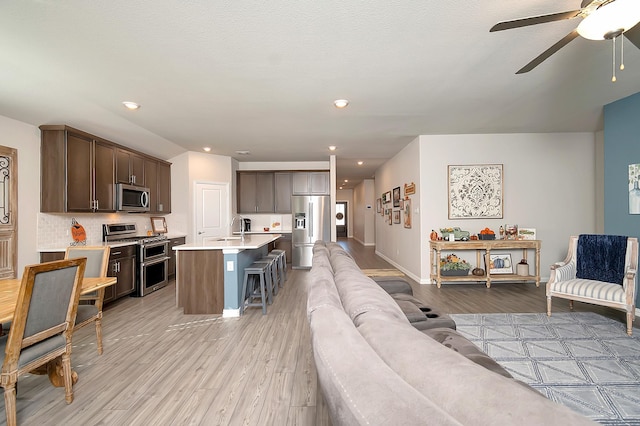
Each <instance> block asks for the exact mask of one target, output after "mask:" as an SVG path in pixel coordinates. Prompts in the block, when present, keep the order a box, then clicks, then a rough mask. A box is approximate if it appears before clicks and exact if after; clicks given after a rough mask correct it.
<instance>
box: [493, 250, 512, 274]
mask: <svg viewBox="0 0 640 426" xmlns="http://www.w3.org/2000/svg"><path fill="white" fill-rule="evenodd" d="M489 262H490V263H489V273H490V274H512V273H513V263H512V262H511V255H510V254H491V255H489Z"/></svg>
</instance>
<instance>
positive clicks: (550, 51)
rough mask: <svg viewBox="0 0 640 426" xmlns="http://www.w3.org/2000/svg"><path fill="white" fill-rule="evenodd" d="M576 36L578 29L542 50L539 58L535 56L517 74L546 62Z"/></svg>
mask: <svg viewBox="0 0 640 426" xmlns="http://www.w3.org/2000/svg"><path fill="white" fill-rule="evenodd" d="M576 37H578V31H577V30H573V31H571V32H570V33H569V34H567V35H566V36H564V37H563V38H562V39H561V40H560V41H559V42H557V43H556V44H554V45H553V46H551V47H550V48H548V49H547V50H545V51H544V52H542V53H541V54H540V55H538V57H537V58H535V59H534V60H533V61H531V62H529V63H528V64H527V65H525V66H524V67H522V68H521V69H520V70H518V72H516V74H524V73H526V72H529V71H531V70H532V69H534V68H535V67H537V66H538V65H540V64H541V63H542V62H544V60H545V59H547V58H548V57H549V56H551V55H553V54H554V53H556V52H557V51H558V50H560V49H562V48H563V47H564V46H566V45H567V44H569V42H570V41H571V40H573V39H574V38H576Z"/></svg>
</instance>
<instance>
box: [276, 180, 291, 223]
mask: <svg viewBox="0 0 640 426" xmlns="http://www.w3.org/2000/svg"><path fill="white" fill-rule="evenodd" d="M273 179H274V181H273V187H274V188H273V189H274V193H275V197H274V198H275V205H274V212H276V213H291V173H281V172H275V173H274V174H273Z"/></svg>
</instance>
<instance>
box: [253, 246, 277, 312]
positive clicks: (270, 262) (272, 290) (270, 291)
mask: <svg viewBox="0 0 640 426" xmlns="http://www.w3.org/2000/svg"><path fill="white" fill-rule="evenodd" d="M253 263H258V264H264V265H266V266H267V272H266V274H265V280H266V283H267V301H268V302H269V304H270V305H271V304H272V303H273V296H276V295H277V294H278V283H277V282H276V281H277V276H276V275H275V274H276V273H277V272H276V259H275V258H273V257H268V256H265V257H263V258H262V259H258V260H254V261H253Z"/></svg>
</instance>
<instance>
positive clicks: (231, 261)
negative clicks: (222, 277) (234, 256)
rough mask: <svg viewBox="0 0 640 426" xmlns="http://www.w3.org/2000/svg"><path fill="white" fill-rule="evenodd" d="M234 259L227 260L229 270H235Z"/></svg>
mask: <svg viewBox="0 0 640 426" xmlns="http://www.w3.org/2000/svg"><path fill="white" fill-rule="evenodd" d="M233 269H234V268H233V260H227V272H233Z"/></svg>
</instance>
